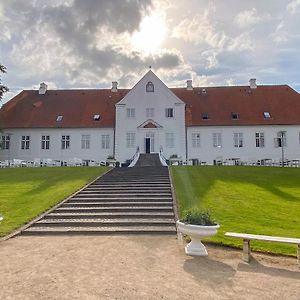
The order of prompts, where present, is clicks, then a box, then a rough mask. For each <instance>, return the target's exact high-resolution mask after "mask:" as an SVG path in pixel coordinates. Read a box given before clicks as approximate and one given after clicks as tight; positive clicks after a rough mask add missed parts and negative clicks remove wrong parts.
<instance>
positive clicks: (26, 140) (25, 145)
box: [21, 135, 30, 150]
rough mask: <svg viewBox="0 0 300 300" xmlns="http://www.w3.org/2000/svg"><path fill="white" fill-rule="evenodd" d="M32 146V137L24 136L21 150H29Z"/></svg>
mask: <svg viewBox="0 0 300 300" xmlns="http://www.w3.org/2000/svg"><path fill="white" fill-rule="evenodd" d="M29 144H30V136H29V135H22V140H21V149H22V150H28V149H29Z"/></svg>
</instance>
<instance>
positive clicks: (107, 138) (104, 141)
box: [101, 134, 110, 149]
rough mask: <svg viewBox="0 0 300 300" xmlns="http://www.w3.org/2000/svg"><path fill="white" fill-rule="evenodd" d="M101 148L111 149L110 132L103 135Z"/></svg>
mask: <svg viewBox="0 0 300 300" xmlns="http://www.w3.org/2000/svg"><path fill="white" fill-rule="evenodd" d="M101 148H102V149H110V135H109V134H102V135H101Z"/></svg>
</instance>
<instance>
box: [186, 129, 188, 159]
mask: <svg viewBox="0 0 300 300" xmlns="http://www.w3.org/2000/svg"><path fill="white" fill-rule="evenodd" d="M185 160H186V163H187V161H188V141H187V127H186V126H185Z"/></svg>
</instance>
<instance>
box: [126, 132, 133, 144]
mask: <svg viewBox="0 0 300 300" xmlns="http://www.w3.org/2000/svg"><path fill="white" fill-rule="evenodd" d="M126 146H127V148H135V132H127V133H126Z"/></svg>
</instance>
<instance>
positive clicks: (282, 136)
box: [275, 131, 287, 147]
mask: <svg viewBox="0 0 300 300" xmlns="http://www.w3.org/2000/svg"><path fill="white" fill-rule="evenodd" d="M282 146H283V147H286V146H287V143H286V132H285V131H279V132H277V138H275V147H282Z"/></svg>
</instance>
